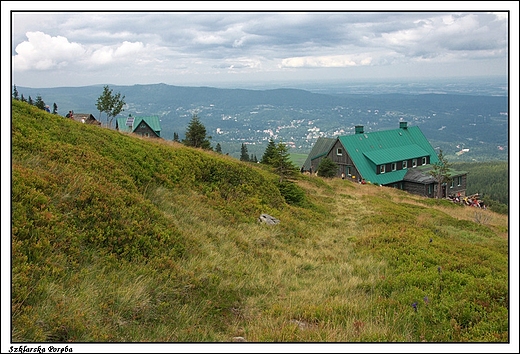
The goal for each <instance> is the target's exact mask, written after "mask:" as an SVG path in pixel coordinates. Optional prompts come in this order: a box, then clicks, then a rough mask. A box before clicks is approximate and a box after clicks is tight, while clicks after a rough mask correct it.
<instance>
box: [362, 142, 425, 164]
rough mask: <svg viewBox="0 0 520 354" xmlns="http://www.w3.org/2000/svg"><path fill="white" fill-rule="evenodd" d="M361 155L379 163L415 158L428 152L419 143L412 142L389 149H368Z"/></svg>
mask: <svg viewBox="0 0 520 354" xmlns="http://www.w3.org/2000/svg"><path fill="white" fill-rule="evenodd" d="M363 155H365V156H366V157H367V158H368V159H369V160H370V161H372V162H373V163H375V164H376V165H381V164H384V163H387V162H388V161H392V162H393V161H403V160H409V159H415V158H418V157H421V156H426V155H429V154H428V153H427V152H426V151H424V150H423V149H422V148H421V147H420V146H419V145H417V144H414V145H406V146H399V147H395V148H389V149H381V150H374V151H368V152H364V153H363Z"/></svg>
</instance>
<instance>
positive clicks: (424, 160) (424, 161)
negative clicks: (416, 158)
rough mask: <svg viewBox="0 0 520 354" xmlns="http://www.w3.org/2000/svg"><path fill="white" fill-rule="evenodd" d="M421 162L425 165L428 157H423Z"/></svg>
mask: <svg viewBox="0 0 520 354" xmlns="http://www.w3.org/2000/svg"><path fill="white" fill-rule="evenodd" d="M421 162H422V165H423V166H424V165H426V157H423V158H422V161H421Z"/></svg>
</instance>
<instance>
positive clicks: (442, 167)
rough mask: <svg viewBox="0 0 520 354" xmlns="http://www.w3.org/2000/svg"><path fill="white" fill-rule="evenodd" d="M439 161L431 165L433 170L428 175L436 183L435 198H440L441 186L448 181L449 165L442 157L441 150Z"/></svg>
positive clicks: (444, 157) (440, 151)
mask: <svg viewBox="0 0 520 354" xmlns="http://www.w3.org/2000/svg"><path fill="white" fill-rule="evenodd" d="M438 158H439V161H437V162H436V163H434V164H433V168H432V169H431V170H430V172H429V173H430V175H431V176H432V177H433V178H435V181H437V198H439V199H440V198H442V185H443V184H444V183H448V182H449V181H450V177H451V175H450V168H451V164H450V163H449V162H448V160H447V159H446V156H444V154H443V152H442V150H439V155H438Z"/></svg>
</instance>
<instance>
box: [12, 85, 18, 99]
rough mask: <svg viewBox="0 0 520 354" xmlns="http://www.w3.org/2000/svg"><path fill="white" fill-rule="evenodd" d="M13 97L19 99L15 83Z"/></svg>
mask: <svg viewBox="0 0 520 354" xmlns="http://www.w3.org/2000/svg"><path fill="white" fill-rule="evenodd" d="M13 98H14V99H15V100H18V99H19V97H18V90H17V89H16V85H13Z"/></svg>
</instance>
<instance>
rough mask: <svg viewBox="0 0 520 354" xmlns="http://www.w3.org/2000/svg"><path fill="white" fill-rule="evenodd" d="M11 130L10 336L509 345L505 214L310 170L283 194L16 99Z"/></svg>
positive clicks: (224, 161) (178, 152)
mask: <svg viewBox="0 0 520 354" xmlns="http://www.w3.org/2000/svg"><path fill="white" fill-rule="evenodd" d="M11 137H12V176H11V177H12V184H11V187H12V190H11V195H12V197H11V201H12V209H11V210H12V211H11V218H12V224H11V245H12V248H11V264H12V273H11V275H12V279H11V280H12V288H11V320H12V327H11V336H12V341H13V342H190V343H191V342H233V341H237V340H244V341H247V342H359V343H368V342H370V343H372V342H403V343H404V342H406V343H410V342H412V343H415V342H418V343H419V342H501V343H507V342H508V341H509V338H510V334H509V303H510V299H509V273H508V263H509V262H508V255H509V249H508V237H509V229H508V227H509V223H508V215H505V214H500V213H495V212H493V211H492V210H490V209H488V210H481V209H477V208H472V207H465V206H462V205H456V204H454V203H451V202H449V201H446V200H436V199H426V198H423V197H419V196H414V195H411V194H408V193H405V192H403V191H400V190H397V189H391V188H386V187H380V186H375V185H370V184H368V185H361V184H358V183H354V182H352V181H348V180H341V179H324V178H321V177H317V176H308V175H302V174H297V175H296V176H295V177H294V179H293V180H292V182H291V183H292V184H291V185H292V189H291V195H297V196H298V197H297V198H288V193H287V190H281V189H280V188H279V187H280V185H279V184H277V181H278V176H277V175H276V174H275V173H273V172H272V171H271V170H270V169H269V168H268V167H267V166H264V165H262V164H250V163H247V162H242V161H239V160H237V159H235V158H232V157H230V156H225V155H219V154H217V153H215V152H212V151H203V150H199V149H194V148H189V147H186V146H184V145H181V144H179V143H175V142H173V141H165V140H151V139H144V138H139V137H136V136H133V135H128V134H124V133H120V132H118V131H114V130H110V129H107V128H101V127H97V126H90V125H85V124H81V123H77V122H74V121H71V120H67V119H65V118H63V117H60V116H57V115H52V114H49V113H46V112H44V111H41V110H39V109H37V108H36V107H34V106H30V105H28V104H26V103H23V102H19V101H12V133H11ZM300 158H301V157H300ZM262 213H266V214H269V215H272V216H274V217H275V218H277V219H279V220H280V223H279V224H275V225H267V224H264V223H260V222H259V221H258V217H259V216H260V215H261V214H262ZM238 337H241V338H240V339H237V338H238ZM242 338H243V339H242Z"/></svg>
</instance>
